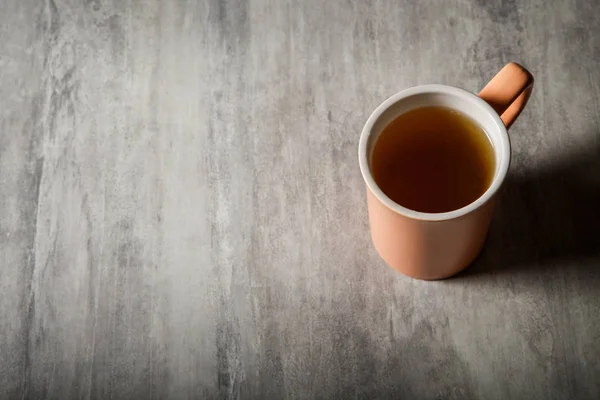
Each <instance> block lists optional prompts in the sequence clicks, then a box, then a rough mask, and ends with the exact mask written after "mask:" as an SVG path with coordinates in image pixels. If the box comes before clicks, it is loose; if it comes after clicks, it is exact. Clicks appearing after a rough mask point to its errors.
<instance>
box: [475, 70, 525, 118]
mask: <svg viewBox="0 0 600 400" xmlns="http://www.w3.org/2000/svg"><path fill="white" fill-rule="evenodd" d="M532 90H533V75H531V73H529V71H527V70H526V69H525V68H523V67H522V66H520V65H519V64H517V63H509V64H506V65H505V66H504V68H502V69H501V70H500V72H498V73H497V74H496V76H494V78H492V80H491V81H489V83H488V84H487V85H485V87H484V88H483V89H482V90H481V92H479V97H481V98H482V99H483V100H485V101H486V102H487V103H488V104H489V105H490V106H492V108H493V109H494V110H495V111H496V112H497V113H498V114H499V115H500V118H502V122H504V125H505V126H506V129H508V128H510V126H511V125H512V124H513V122H515V120H516V119H517V117H518V116H519V114H521V111H523V108H525V104H527V100H529V96H530V95H531V91H532Z"/></svg>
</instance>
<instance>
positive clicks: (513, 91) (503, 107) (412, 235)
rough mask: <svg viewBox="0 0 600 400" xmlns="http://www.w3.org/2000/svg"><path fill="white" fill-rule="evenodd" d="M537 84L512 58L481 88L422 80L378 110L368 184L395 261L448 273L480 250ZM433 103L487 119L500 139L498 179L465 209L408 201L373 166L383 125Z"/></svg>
mask: <svg viewBox="0 0 600 400" xmlns="http://www.w3.org/2000/svg"><path fill="white" fill-rule="evenodd" d="M532 89H533V77H532V76H531V74H530V73H529V72H528V71H527V70H526V69H524V68H523V67H521V66H520V65H518V64H515V63H510V64H508V65H506V66H505V67H504V68H502V70H501V71H500V72H499V73H498V74H497V75H496V76H495V77H494V78H493V79H492V80H491V81H490V82H489V83H488V84H487V85H486V86H485V88H483V90H482V91H481V92H480V93H479V96H477V95H475V94H473V93H470V92H467V91H465V90H462V89H458V88H455V87H451V86H444V85H424V86H417V87H413V88H410V89H406V90H403V91H402V92H400V93H397V94H395V95H393V96H392V97H390V98H389V99H387V100H386V101H384V102H383V103H382V104H381V105H380V106H379V107H377V109H376V110H375V111H374V112H373V114H371V116H370V117H369V120H368V121H367V123H366V125H365V127H364V129H363V131H362V134H361V137H360V143H359V147H358V158H359V162H360V169H361V172H362V175H363V178H364V180H365V183H366V184H367V203H368V208H369V222H370V225H371V238H372V239H373V244H374V245H375V248H376V249H377V251H378V252H379V254H380V255H381V257H382V258H383V259H384V260H385V261H386V262H387V263H388V264H389V265H390V266H391V267H393V268H395V269H397V270H398V271H400V272H402V273H403V274H405V275H408V276H411V277H413V278H418V279H442V278H447V277H449V276H451V275H454V274H456V273H458V272H459V271H461V270H462V269H464V268H466V267H467V266H468V265H469V264H470V263H471V262H472V261H473V260H474V259H475V257H477V255H478V254H479V252H480V251H481V248H482V247H483V243H484V241H485V237H486V235H487V231H488V228H489V225H490V220H491V217H492V211H493V208H494V199H495V196H496V193H497V192H498V189H500V187H501V185H502V183H503V182H504V178H505V177H506V173H507V171H508V166H509V164H510V142H509V139H508V133H507V129H508V128H509V127H510V126H511V125H512V123H513V122H514V121H515V119H516V118H517V117H518V116H519V113H520V112H521V110H522V109H523V108H524V107H525V104H526V103H527V100H528V99H529V96H530V94H531V90H532ZM426 106H443V107H449V108H452V109H455V110H458V111H460V112H462V113H464V114H467V115H468V116H470V117H471V118H472V119H473V120H475V121H477V122H478V123H479V124H480V125H481V126H482V127H483V129H484V130H485V132H486V133H487V135H488V137H489V138H490V141H491V143H492V145H493V147H494V153H495V157H496V171H495V174H494V179H493V181H492V184H491V185H490V187H489V188H488V190H487V191H486V192H485V193H484V194H483V195H482V196H481V197H480V198H478V199H477V200H475V201H474V202H473V203H471V204H469V205H467V206H465V207H463V208H460V209H458V210H454V211H450V212H445V213H437V214H431V213H423V212H417V211H413V210H410V209H408V208H405V207H402V206H401V205H399V204H397V203H395V202H393V201H392V200H391V199H390V198H389V197H388V196H386V195H385V193H383V191H382V190H381V189H380V188H379V186H377V184H376V183H375V180H374V179H373V175H372V174H371V157H372V151H373V145H374V144H375V142H376V141H377V138H378V136H379V134H380V133H381V131H382V130H383V129H384V128H385V127H386V126H387V125H388V124H389V123H390V122H391V121H392V120H394V119H395V118H396V117H398V116H399V115H401V114H403V113H406V112H407V111H409V110H412V109H415V108H419V107H426ZM499 115H501V117H500V116H499Z"/></svg>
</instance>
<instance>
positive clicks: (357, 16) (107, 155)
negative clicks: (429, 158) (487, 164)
mask: <svg viewBox="0 0 600 400" xmlns="http://www.w3.org/2000/svg"><path fill="white" fill-rule="evenodd" d="M523 3H524V4H523ZM509 61H517V62H520V63H522V64H523V65H525V66H526V67H527V68H529V69H530V70H531V71H532V73H533V74H534V75H535V77H536V87H535V90H534V93H533V96H532V98H531V100H530V103H529V106H528V108H527V109H526V111H525V112H524V113H523V115H522V116H521V117H520V119H519V120H518V121H517V123H516V124H515V125H514V127H513V128H512V130H511V140H512V144H513V150H514V152H513V162H512V166H511V172H510V178H509V180H508V182H507V184H506V186H505V188H504V191H503V193H502V196H501V198H500V200H499V204H498V210H497V211H498V212H497V214H496V217H495V220H494V223H493V225H492V228H491V232H490V235H489V239H488V242H487V245H486V247H485V250H484V252H483V254H482V255H481V257H480V258H479V259H478V260H477V261H476V262H475V264H474V265H473V266H472V267H471V268H469V269H468V270H467V271H465V272H464V273H463V274H461V275H460V276H458V277H456V278H454V279H451V280H447V281H441V282H421V281H416V280H411V279H409V278H406V277H404V276H401V275H399V274H398V273H396V272H394V271H393V270H391V269H390V268H388V267H386V266H385V265H384V263H383V262H382V261H381V260H380V259H379V257H378V256H377V254H376V252H375V251H374V249H373V247H372V246H371V243H370V240H369V237H368V222H367V215H366V207H365V195H364V186H363V182H362V179H361V176H360V172H359V168H358V163H357V157H356V149H357V144H358V138H359V133H360V131H361V129H362V126H363V124H364V122H365V121H366V119H367V117H368V115H369V113H370V112H371V111H372V110H373V109H374V108H375V107H376V106H377V105H378V104H379V103H380V102H381V101H383V100H384V99H385V98H387V97H388V96H390V95H391V94H393V93H395V92H397V91H399V90H401V89H403V88H406V87H409V86H414V85H417V84H422V83H445V84H451V85H455V86H460V87H464V88H466V89H469V90H472V91H477V90H478V89H480V88H481V87H483V85H484V84H485V82H486V81H487V80H489V79H490V78H491V77H492V76H493V74H494V73H495V72H496V71H497V70H498V69H500V68H501V67H502V66H503V65H504V64H505V63H507V62H509ZM598 65H600V3H598V2H594V1H575V0H565V1H563V0H552V1H543V0H535V1H529V2H516V1H508V0H507V1H502V2H491V1H490V2H488V1H483V0H477V1H465V0H449V1H441V0H440V1H432V2H429V1H428V2H425V1H423V2H416V1H414V2H413V1H407V0H402V1H384V0H378V1H342V0H334V1H327V2H324V1H317V0H310V1H303V2H285V1H282V2H276V1H268V0H251V1H247V2H242V1H239V2H238V1H232V0H227V1H216V0H213V1H196V0H190V1H180V0H177V1H175V0H173V1H167V0H165V1H158V0H145V1H142V0H127V1H122V0H112V1H108V0H106V1H105V0H87V1H80V0H45V1H41V0H40V1H34V0H22V1H21V0H3V1H2V2H0V398H26V399H34V398H42V399H69V398H93V399H111V398H112V399H131V398H145V399H152V398H172V399H178V398H203V399H210V398H247V399H253V398H256V399H263V398H343V399H350V398H411V399H418V398H444V399H447V398H450V399H452V398H455V399H467V398H485V399H519V398H522V399H567V398H568V399H574V398H589V399H598V398H600V380H599V379H598V376H600V357H599V355H600V324H599V323H600V233H599V232H600V231H599V224H600V217H599V216H598V215H599V212H598V210H599V207H600V150H599V149H600V83H599V82H600V69H599V68H598Z"/></svg>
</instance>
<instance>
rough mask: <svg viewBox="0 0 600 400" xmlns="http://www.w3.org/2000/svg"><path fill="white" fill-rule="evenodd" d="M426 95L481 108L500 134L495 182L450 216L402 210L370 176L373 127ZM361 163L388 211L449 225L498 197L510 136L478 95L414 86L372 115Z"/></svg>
mask: <svg viewBox="0 0 600 400" xmlns="http://www.w3.org/2000/svg"><path fill="white" fill-rule="evenodd" d="M427 93H431V94H439V93H442V94H448V95H451V96H456V97H459V98H462V99H464V100H466V101H469V102H473V103H475V104H476V105H477V106H478V107H480V108H482V109H483V110H484V111H485V112H487V114H489V116H490V117H491V118H492V120H493V122H494V124H495V125H496V126H495V127H496V128H497V129H499V132H500V135H499V140H498V141H499V143H500V149H499V153H500V155H501V157H500V160H499V162H500V164H499V165H498V170H497V172H496V174H495V175H494V179H493V180H492V183H491V184H490V186H489V187H488V188H487V190H486V191H485V192H484V193H483V194H482V195H481V196H480V197H479V198H478V199H477V200H475V201H473V202H471V203H469V204H467V205H466V206H464V207H462V208H459V209H457V210H452V211H447V212H443V213H426V212H421V211H415V210H411V209H409V208H406V207H403V206H401V205H400V204H398V203H396V202H394V201H393V200H392V199H390V198H389V197H388V196H387V195H386V194H385V193H384V192H383V190H381V189H380V188H379V186H378V185H377V183H375V179H374V178H373V175H372V174H371V168H370V167H369V157H368V154H367V150H368V142H369V138H370V137H371V134H372V130H373V126H374V125H375V122H376V121H377V120H378V119H379V118H380V117H381V116H382V114H383V113H384V112H385V111H386V110H387V109H389V108H390V107H391V106H393V105H394V104H396V103H398V102H400V101H402V100H403V99H405V98H406V97H409V96H413V95H417V94H427ZM482 125H483V124H482ZM488 126H489V125H488ZM485 128H486V127H485V126H484V129H485ZM486 130H487V129H486ZM490 140H492V141H493V145H494V146H496V145H497V143H496V141H494V139H493V138H491V137H490ZM358 160H359V165H360V171H361V174H362V176H363V179H364V181H365V183H366V184H367V187H368V189H369V190H370V191H371V193H373V195H374V196H375V197H376V198H377V199H378V200H379V201H380V202H381V203H383V204H384V205H385V206H386V207H387V208H389V209H390V210H392V211H394V212H396V213H397V214H400V215H403V216H405V217H408V218H411V219H415V220H421V221H431V222H437V221H447V220H451V219H455V218H460V217H462V216H465V215H467V214H469V213H471V212H473V211H475V210H477V209H478V208H480V207H481V206H483V205H484V204H485V203H487V202H488V201H489V200H490V199H491V198H492V197H493V196H494V195H495V194H496V192H497V191H498V189H500V186H501V185H502V183H503V182H504V179H505V178H506V174H507V172H508V167H509V164H510V139H509V136H508V132H507V129H506V126H505V125H504V123H503V122H502V119H500V116H499V115H498V114H497V113H496V111H494V109H493V108H492V107H491V106H490V105H489V104H488V103H487V102H486V101H485V100H483V99H482V98H481V97H479V96H477V95H476V94H474V93H471V92H469V91H467V90H464V89H460V88H457V87H453V86H447V85H439V84H433V85H421V86H415V87H411V88H409V89H405V90H402V91H400V92H398V93H396V94H394V95H392V96H391V97H389V98H388V99H387V100H385V101H384V102H383V103H381V104H380V105H379V106H378V107H377V108H376V109H375V111H373V113H372V114H371V116H370V117H369V119H368V120H367V123H366V124H365V126H364V128H363V130H362V133H361V135H360V141H359V144H358Z"/></svg>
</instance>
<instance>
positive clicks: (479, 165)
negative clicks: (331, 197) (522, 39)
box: [371, 107, 495, 213]
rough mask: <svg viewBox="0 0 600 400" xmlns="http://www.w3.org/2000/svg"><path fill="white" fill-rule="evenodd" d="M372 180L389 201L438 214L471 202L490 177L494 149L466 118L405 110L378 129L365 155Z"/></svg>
mask: <svg viewBox="0 0 600 400" xmlns="http://www.w3.org/2000/svg"><path fill="white" fill-rule="evenodd" d="M371 170H372V173H373V177H374V178H375V182H377V185H379V187H380V188H381V190H383V192H384V193H385V194H386V195H387V196H388V197H389V198H390V199H392V200H393V201H394V202H396V203H398V204H400V205H401V206H404V207H406V208H409V209H411V210H415V211H421V212H427V213H441V212H447V211H452V210H457V209H459V208H462V207H464V206H466V205H468V204H470V203H472V202H473V201H475V200H477V198H479V197H480V196H481V195H482V194H483V193H484V192H485V191H486V190H487V188H488V187H489V186H490V184H491V182H492V179H493V177H494V170H495V159H494V149H493V148H492V144H491V143H490V140H489V139H488V137H487V135H486V134H485V132H484V131H483V129H482V128H481V127H480V126H479V125H478V124H477V123H476V122H474V121H473V120H471V119H470V118H469V117H467V116H466V115H464V114H461V113H460V112H458V111H455V110H451V109H449V108H444V107H424V108H418V109H415V110H411V111H409V112H407V113H406V114H403V115H401V116H399V117H398V118H396V119H395V120H394V121H392V122H391V123H390V124H389V125H388V126H387V127H386V128H385V129H384V130H383V132H382V133H381V135H380V136H379V138H378V139H377V142H376V143H375V147H374V149H373V154H372V157H371Z"/></svg>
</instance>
